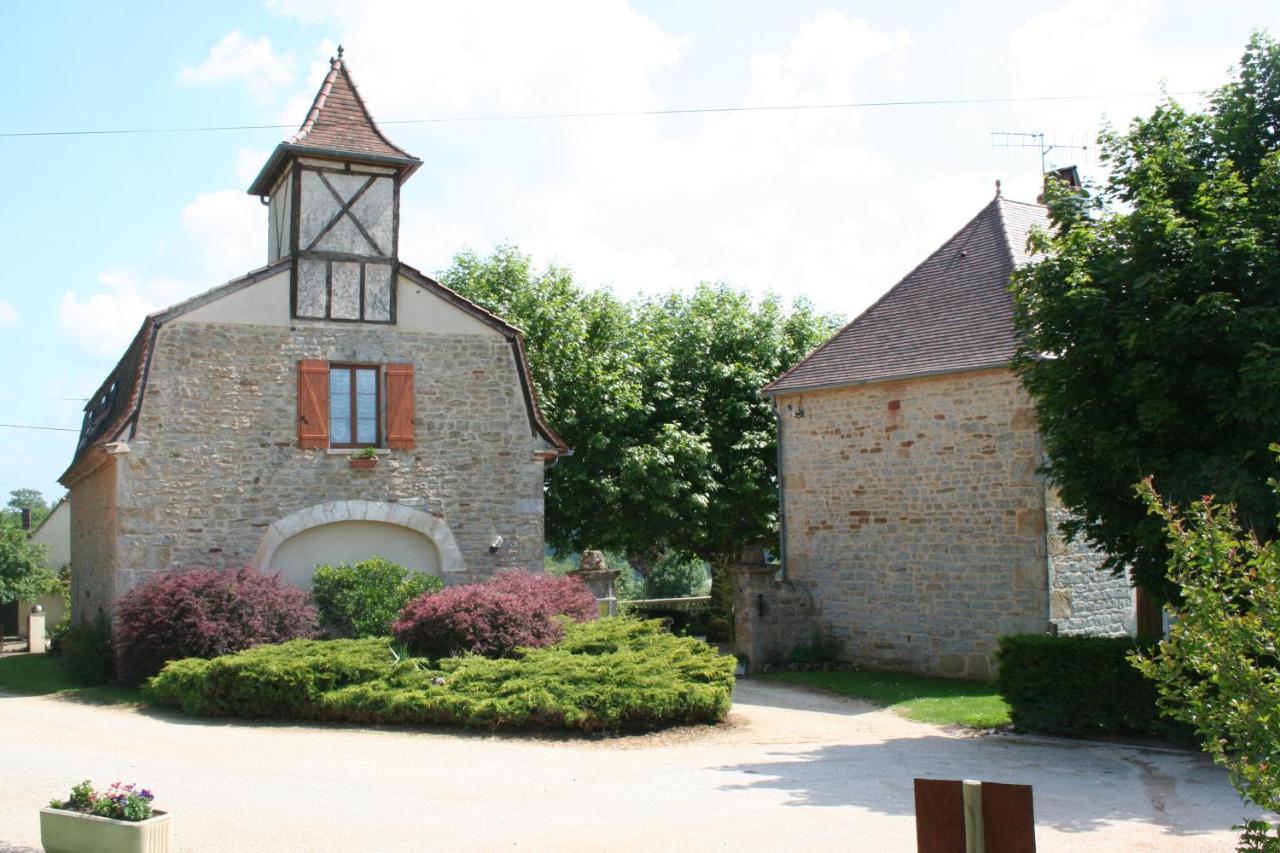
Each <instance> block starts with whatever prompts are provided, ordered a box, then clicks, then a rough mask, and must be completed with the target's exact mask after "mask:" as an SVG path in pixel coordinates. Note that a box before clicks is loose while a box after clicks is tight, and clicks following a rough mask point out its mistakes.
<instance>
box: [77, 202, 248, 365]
mask: <svg viewBox="0 0 1280 853" xmlns="http://www.w3.org/2000/svg"><path fill="white" fill-rule="evenodd" d="M265 210H266V208H264V207H262V205H260V204H259V203H258V200H257V199H256V198H253V197H251V196H249V195H246V194H245V193H244V192H243V191H242V190H219V191H216V192H208V193H200V194H199V195H197V196H196V198H195V199H194V200H193V201H192V202H191V203H190V204H188V205H187V206H186V207H185V208H183V209H182V214H181V225H182V229H181V232H180V234H179V237H178V238H177V240H176V241H175V244H174V245H173V246H170V247H168V248H169V250H170V254H171V255H173V256H174V257H177V258H179V259H180V262H179V263H178V264H177V266H179V267H180V269H181V271H182V272H181V278H175V277H173V276H170V275H167V274H165V273H163V272H158V273H150V274H140V273H138V272H137V271H134V270H129V269H122V268H110V269H107V270H104V271H103V272H101V273H99V275H98V283H99V284H100V285H101V289H99V290H97V291H96V292H93V293H90V294H87V295H84V294H79V293H74V292H71V291H67V292H65V293H63V295H62V301H61V303H60V304H59V307H58V327H59V330H60V331H61V332H62V333H63V334H64V335H65V336H66V337H68V338H69V339H70V340H72V341H73V342H75V343H76V344H77V345H79V346H80V347H82V348H84V349H86V350H88V351H89V352H91V353H94V354H95V355H101V356H118V355H119V354H120V353H122V352H123V351H124V348H125V347H126V346H127V345H128V343H129V341H130V340H132V339H133V336H134V334H136V333H137V331H138V327H139V326H140V325H141V323H142V321H143V319H144V318H145V317H146V315H147V314H149V313H152V312H154V311H158V310H160V309H162V308H165V307H167V306H169V305H172V304H174V303H176V302H181V301H182V300H183V299H186V298H187V297H189V296H193V295H195V294H197V293H201V292H203V291H205V290H209V289H210V288H213V287H217V286H218V285H220V284H222V283H224V282H226V281H229V280H231V279H232V278H235V277H237V276H239V275H242V274H244V273H245V272H247V271H249V270H251V269H255V268H257V267H260V266H262V265H263V264H264V263H266V255H267V249H266V234H267V229H266V216H265ZM166 266H168V264H166Z"/></svg>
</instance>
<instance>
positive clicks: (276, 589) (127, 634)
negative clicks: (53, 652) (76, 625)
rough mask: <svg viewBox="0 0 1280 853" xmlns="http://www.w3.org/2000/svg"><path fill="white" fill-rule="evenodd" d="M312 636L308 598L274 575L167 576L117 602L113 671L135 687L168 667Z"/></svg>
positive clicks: (212, 572) (201, 572)
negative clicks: (172, 663) (173, 662)
mask: <svg viewBox="0 0 1280 853" xmlns="http://www.w3.org/2000/svg"><path fill="white" fill-rule="evenodd" d="M316 630H317V621H316V609H315V608H314V607H313V606H311V604H310V603H309V602H308V600H307V594H306V593H305V592H303V591H302V590H300V589H298V588H297V587H294V586H291V585H290V584H288V583H286V582H285V581H283V580H281V579H280V576H279V575H267V574H263V573H262V572H259V571H256V570H254V569H250V568H244V569H239V570H236V571H229V570H220V569H197V570H194V571H185V572H183V571H174V572H168V573H166V574H163V575H159V576H158V577H155V578H153V579H151V580H149V581H147V582H146V583H144V584H143V585H141V586H139V587H137V588H135V589H133V590H131V591H130V592H129V593H127V594H126V595H125V596H124V597H123V598H121V599H120V601H119V603H118V604H117V606H116V636H115V651H116V669H117V673H118V675H119V677H120V680H121V681H123V682H124V683H126V684H139V683H141V682H142V681H143V680H144V679H146V678H148V677H150V676H152V675H155V674H156V673H157V672H159V671H160V668H161V667H163V666H164V664H165V662H166V661H171V660H178V659H180V658H188V657H200V658H212V657H217V656H218V655H224V654H227V653H228V652H236V651H240V650H241V649H247V648H249V647H250V646H256V645H259V644H261V643H280V642H284V641H285V640H292V639H294V638H296V637H310V636H313V635H315V633H316Z"/></svg>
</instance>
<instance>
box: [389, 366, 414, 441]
mask: <svg viewBox="0 0 1280 853" xmlns="http://www.w3.org/2000/svg"><path fill="white" fill-rule="evenodd" d="M387 447H389V448H391V449H392V450H412V449H413V365H412V364H388V365H387Z"/></svg>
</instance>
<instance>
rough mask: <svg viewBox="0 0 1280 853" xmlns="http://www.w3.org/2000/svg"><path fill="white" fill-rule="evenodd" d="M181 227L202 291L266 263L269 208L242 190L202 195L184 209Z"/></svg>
mask: <svg viewBox="0 0 1280 853" xmlns="http://www.w3.org/2000/svg"><path fill="white" fill-rule="evenodd" d="M182 227H183V230H184V232H185V234H184V237H185V242H186V244H187V245H188V246H189V247H190V249H189V250H190V252H191V254H192V257H191V258H190V261H191V263H190V265H189V269H191V271H192V274H193V275H194V276H195V277H197V278H198V280H201V281H204V282H206V284H205V285H204V287H202V288H200V289H201V290H203V289H206V288H209V287H214V286H216V285H218V284H221V283H222V282H224V281H227V280H229V279H232V278H235V277H236V276H238V275H241V274H243V273H245V272H248V271H249V270H251V269H257V268H258V267H260V266H262V265H263V264H265V263H266V262H267V220H266V208H265V207H263V206H262V204H261V203H260V202H259V201H258V199H257V198H256V197H254V196H251V195H248V194H247V193H245V191H244V190H243V189H230V190H218V191H216V192H207V193H200V194H199V195H198V196H196V197H195V200H193V201H192V202H191V203H190V204H188V205H187V206H186V207H184V208H183V209H182Z"/></svg>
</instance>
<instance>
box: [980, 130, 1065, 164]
mask: <svg viewBox="0 0 1280 853" xmlns="http://www.w3.org/2000/svg"><path fill="white" fill-rule="evenodd" d="M991 147H992V148H993V149H994V148H1032V149H1035V150H1037V151H1039V152H1040V173H1041V174H1045V173H1046V172H1048V170H1049V162H1048V157H1049V152H1050V151H1057V150H1068V149H1070V150H1073V151H1079V152H1080V154H1081V159H1084V158H1085V157H1087V156H1088V154H1089V146H1088V145H1077V144H1076V143H1074V142H1048V141H1047V140H1046V139H1045V138H1044V134H1043V133H1034V132H1030V131H1019V130H993V131H991Z"/></svg>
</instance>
